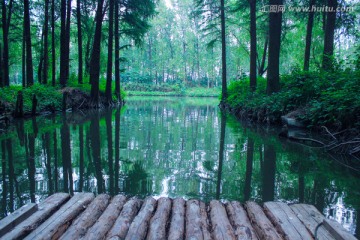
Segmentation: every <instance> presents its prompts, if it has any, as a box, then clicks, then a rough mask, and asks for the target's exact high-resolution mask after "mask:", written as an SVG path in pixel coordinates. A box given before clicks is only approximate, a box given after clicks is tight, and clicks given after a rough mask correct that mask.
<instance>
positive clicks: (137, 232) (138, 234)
mask: <svg viewBox="0 0 360 240" xmlns="http://www.w3.org/2000/svg"><path fill="white" fill-rule="evenodd" d="M155 208H156V200H155V199H154V198H152V197H148V198H147V199H146V200H145V202H144V204H143V206H142V207H141V209H140V212H139V214H138V215H137V216H136V217H135V219H134V221H133V222H132V224H131V225H130V229H129V232H128V234H127V236H126V238H125V240H137V239H145V237H146V233H147V229H148V227H149V223H150V219H151V216H152V214H153V212H154V210H155Z"/></svg>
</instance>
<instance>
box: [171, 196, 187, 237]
mask: <svg viewBox="0 0 360 240" xmlns="http://www.w3.org/2000/svg"><path fill="white" fill-rule="evenodd" d="M184 233H185V200H184V199H182V198H176V199H174V200H173V206H172V215H171V221H170V228H169V235H168V238H169V239H173V240H181V239H184Z"/></svg>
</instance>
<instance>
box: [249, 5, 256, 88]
mask: <svg viewBox="0 0 360 240" xmlns="http://www.w3.org/2000/svg"><path fill="white" fill-rule="evenodd" d="M249 3H250V89H251V91H255V89H256V56H257V51H256V46H257V43H256V0H249Z"/></svg>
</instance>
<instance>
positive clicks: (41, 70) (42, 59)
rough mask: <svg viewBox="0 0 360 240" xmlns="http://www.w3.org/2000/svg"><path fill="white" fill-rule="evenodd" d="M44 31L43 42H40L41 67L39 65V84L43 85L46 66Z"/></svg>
mask: <svg viewBox="0 0 360 240" xmlns="http://www.w3.org/2000/svg"><path fill="white" fill-rule="evenodd" d="M43 43H44V29H43V31H42V34H41V41H40V57H39V58H40V60H39V65H38V72H37V74H38V79H37V80H38V83H40V84H42V83H43V79H42V77H43V74H44V72H43V65H44V44H43Z"/></svg>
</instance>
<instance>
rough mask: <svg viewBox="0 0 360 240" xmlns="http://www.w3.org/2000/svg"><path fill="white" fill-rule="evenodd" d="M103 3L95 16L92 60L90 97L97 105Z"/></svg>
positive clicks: (99, 5)
mask: <svg viewBox="0 0 360 240" xmlns="http://www.w3.org/2000/svg"><path fill="white" fill-rule="evenodd" d="M103 3H104V0H98V6H97V10H96V16H95V22H96V26H95V34H94V42H93V48H92V53H91V61H90V82H91V93H90V97H91V100H92V102H93V105H94V106H95V107H99V78H100V51H101V28H102V21H103V14H102V12H103Z"/></svg>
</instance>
